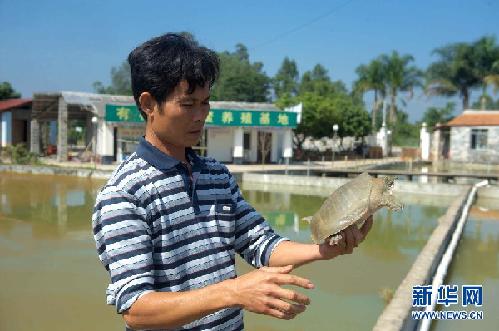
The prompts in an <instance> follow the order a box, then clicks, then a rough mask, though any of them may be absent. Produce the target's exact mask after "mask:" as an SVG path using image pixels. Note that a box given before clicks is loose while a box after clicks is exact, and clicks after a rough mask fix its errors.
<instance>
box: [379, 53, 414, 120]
mask: <svg viewBox="0 0 499 331" xmlns="http://www.w3.org/2000/svg"><path fill="white" fill-rule="evenodd" d="M380 61H381V63H382V64H383V68H384V72H385V84H386V89H387V91H388V93H389V94H390V117H389V120H390V122H391V123H395V121H396V119H397V105H396V103H397V94H398V92H399V91H401V92H409V96H410V97H412V94H413V90H414V87H417V86H421V78H422V72H421V71H420V70H419V69H418V68H416V67H415V66H411V65H410V63H411V62H413V61H414V57H413V56H412V55H403V56H400V55H399V53H398V52H397V51H393V52H392V54H391V55H389V56H388V55H386V54H383V55H381V56H380Z"/></svg>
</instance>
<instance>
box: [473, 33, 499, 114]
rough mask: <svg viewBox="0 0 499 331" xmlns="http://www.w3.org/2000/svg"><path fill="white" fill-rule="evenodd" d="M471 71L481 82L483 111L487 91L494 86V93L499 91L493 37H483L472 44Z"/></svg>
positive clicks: (497, 57)
mask: <svg viewBox="0 0 499 331" xmlns="http://www.w3.org/2000/svg"><path fill="white" fill-rule="evenodd" d="M471 47H472V54H473V58H472V60H473V63H474V66H473V69H474V71H475V75H476V76H477V77H478V78H479V79H480V80H481V82H482V96H481V97H480V104H481V107H480V108H481V109H485V105H486V101H487V89H488V87H489V86H494V93H497V92H498V91H499V46H498V45H497V44H496V39H495V37H493V36H485V37H482V38H480V39H478V40H477V41H475V42H474V43H473V44H472V46H471Z"/></svg>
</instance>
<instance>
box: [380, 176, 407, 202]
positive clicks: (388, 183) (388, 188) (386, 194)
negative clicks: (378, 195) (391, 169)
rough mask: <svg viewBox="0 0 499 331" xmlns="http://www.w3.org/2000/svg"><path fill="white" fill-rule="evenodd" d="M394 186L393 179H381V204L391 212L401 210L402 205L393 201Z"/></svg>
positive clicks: (395, 200) (387, 177) (388, 177)
mask: <svg viewBox="0 0 499 331" xmlns="http://www.w3.org/2000/svg"><path fill="white" fill-rule="evenodd" d="M394 185H395V177H393V176H386V177H383V199H382V201H383V204H384V205H385V206H387V207H388V208H389V209H391V210H401V209H402V208H403V205H402V203H400V202H399V201H397V199H395V196H394V195H393V187H394Z"/></svg>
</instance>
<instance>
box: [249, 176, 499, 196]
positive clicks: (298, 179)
mask: <svg viewBox="0 0 499 331" xmlns="http://www.w3.org/2000/svg"><path fill="white" fill-rule="evenodd" d="M242 180H243V183H246V182H251V183H260V184H267V185H269V186H270V185H271V186H279V185H285V186H300V188H298V187H296V188H295V190H299V191H300V192H301V191H304V192H318V193H319V195H323V194H324V193H326V194H331V193H332V192H333V191H334V190H335V189H336V188H338V187H339V186H341V185H343V184H345V183H346V182H348V181H349V180H351V178H339V177H314V176H287V175H271V174H255V173H244V174H243V176H242ZM465 187H467V186H466V185H456V184H445V183H438V184H430V185H429V184H423V183H417V182H409V181H402V180H397V181H395V187H394V191H395V192H402V193H415V194H430V195H440V196H456V195H458V194H459V193H460V192H461V191H462V190H463V189H464V188H465ZM496 190H497V192H498V194H499V188H498V189H496Z"/></svg>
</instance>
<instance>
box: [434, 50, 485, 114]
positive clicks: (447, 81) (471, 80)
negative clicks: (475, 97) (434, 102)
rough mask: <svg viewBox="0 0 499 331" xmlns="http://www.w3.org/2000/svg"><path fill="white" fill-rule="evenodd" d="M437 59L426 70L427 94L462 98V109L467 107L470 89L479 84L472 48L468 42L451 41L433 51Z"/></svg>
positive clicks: (480, 81)
mask: <svg viewBox="0 0 499 331" xmlns="http://www.w3.org/2000/svg"><path fill="white" fill-rule="evenodd" d="M433 54H436V55H437V56H438V57H439V59H438V60H437V61H436V62H433V63H432V64H430V66H429V67H428V69H427V71H426V87H425V90H426V92H427V93H428V94H429V95H443V96H454V95H457V94H459V96H460V97H461V98H462V105H463V110H464V109H466V108H468V106H469V100H470V94H471V89H473V88H476V87H478V86H480V84H481V83H482V79H480V78H479V76H478V75H477V72H476V68H475V64H474V60H473V57H474V56H473V50H472V47H471V46H470V45H469V44H468V43H453V44H449V45H447V46H444V47H441V48H437V49H435V50H434V51H433Z"/></svg>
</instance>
